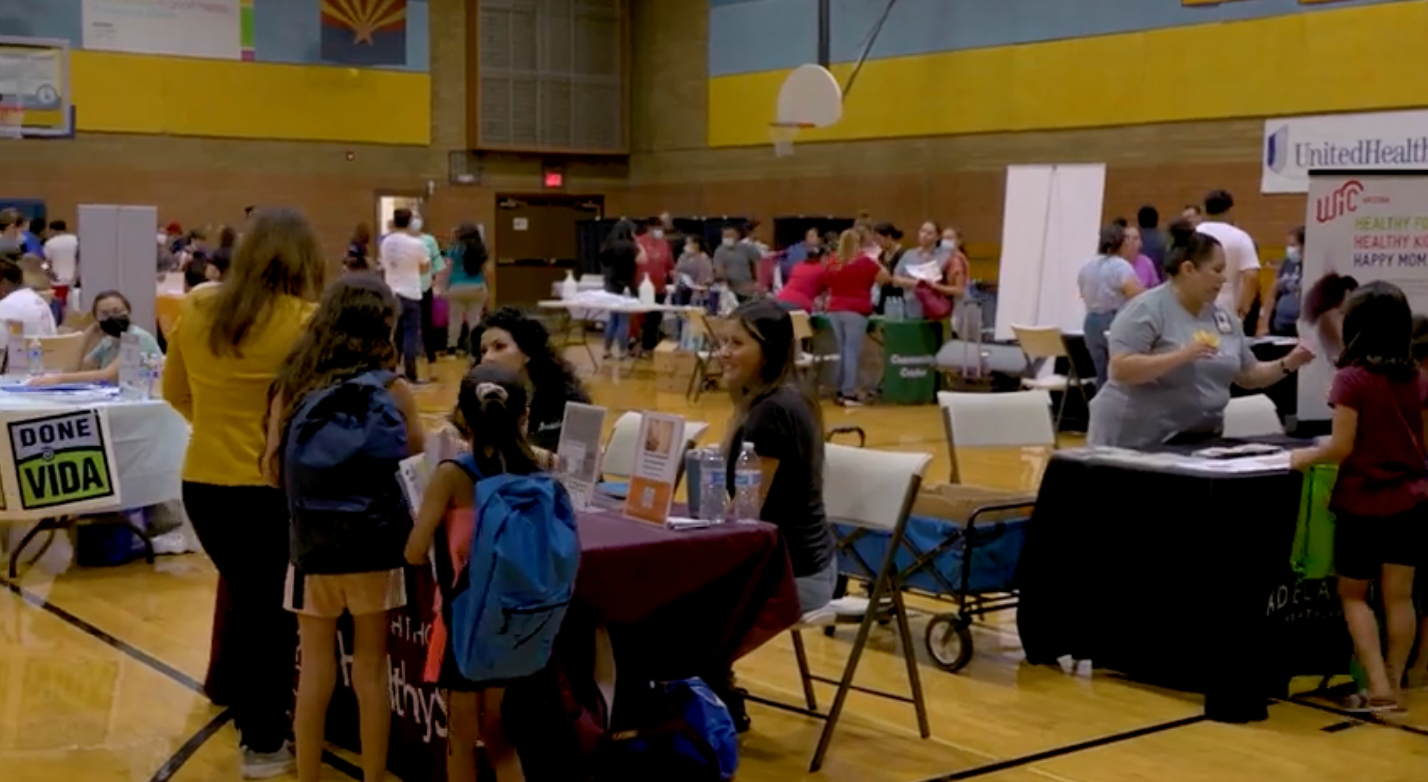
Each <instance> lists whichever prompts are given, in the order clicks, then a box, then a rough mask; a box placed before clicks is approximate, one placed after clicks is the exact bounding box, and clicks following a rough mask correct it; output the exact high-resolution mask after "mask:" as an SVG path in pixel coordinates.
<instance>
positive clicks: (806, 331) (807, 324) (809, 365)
mask: <svg viewBox="0 0 1428 782" xmlns="http://www.w3.org/2000/svg"><path fill="white" fill-rule="evenodd" d="M789 317H790V318H791V319H792V320H793V339H794V343H795V344H796V345H797V348H798V355H797V356H795V357H794V362H793V363H794V368H795V369H797V370H798V373H799V375H800V376H802V378H803V381H804V382H805V383H807V384H808V385H809V390H810V391H813V392H814V394H813V395H814V396H815V397H816V396H818V394H817V391H818V375H819V370H820V369H821V368H822V367H823V365H824V364H828V363H832V362H835V361H837V360H838V355H837V354H836V353H814V352H812V351H813V319H812V317H810V316H809V314H808V313H807V312H804V311H803V310H794V311H793V312H790V313H789Z"/></svg>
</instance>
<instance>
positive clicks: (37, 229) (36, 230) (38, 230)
mask: <svg viewBox="0 0 1428 782" xmlns="http://www.w3.org/2000/svg"><path fill="white" fill-rule="evenodd" d="M44 232H45V218H43V217H36V218H35V219H33V220H31V221H30V233H32V234H34V235H35V236H39V235H40V234H42V233H44Z"/></svg>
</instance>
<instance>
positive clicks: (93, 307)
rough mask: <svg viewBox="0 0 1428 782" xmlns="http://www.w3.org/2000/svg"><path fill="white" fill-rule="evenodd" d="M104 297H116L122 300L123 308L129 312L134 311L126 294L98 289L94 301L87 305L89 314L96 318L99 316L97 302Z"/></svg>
mask: <svg viewBox="0 0 1428 782" xmlns="http://www.w3.org/2000/svg"><path fill="white" fill-rule="evenodd" d="M105 299H118V300H120V301H122V302H124V309H126V310H128V311H130V312H133V311H134V307H133V305H131V304H130V303H129V297H128V296H125V295H124V294H122V293H120V292H119V291H100V292H99V295H98V296H95V297H94V303H93V304H90V305H89V314H90V315H93V316H94V317H96V318H97V317H99V302H101V301H104V300H105Z"/></svg>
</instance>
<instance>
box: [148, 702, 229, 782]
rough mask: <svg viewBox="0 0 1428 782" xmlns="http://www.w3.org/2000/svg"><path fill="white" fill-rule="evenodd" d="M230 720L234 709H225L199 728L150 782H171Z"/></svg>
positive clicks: (160, 767) (150, 778) (156, 772)
mask: <svg viewBox="0 0 1428 782" xmlns="http://www.w3.org/2000/svg"><path fill="white" fill-rule="evenodd" d="M230 719H233V710H232V709H224V710H223V711H221V712H219V713H218V714H217V715H215V716H214V717H213V719H211V720H209V721H208V724H207V725H204V726H203V727H202V728H199V729H198V732H197V733H195V734H193V735H192V736H190V737H189V739H188V741H185V742H184V743H183V746H181V747H179V748H178V750H177V751H176V752H174V754H173V755H171V756H170V757H169V759H168V760H166V761H164V764H163V765H162V766H159V770H158V771H155V772H154V775H153V776H152V777H149V782H169V780H171V779H173V778H174V774H177V773H178V771H179V769H181V768H183V764H185V763H187V762H188V760H189V758H191V757H193V756H194V755H195V754H197V753H198V750H199V749H200V748H202V747H203V745H204V744H206V743H208V740H209V739H211V738H213V734H215V733H217V732H218V731H219V730H220V729H221V728H222V727H223V726H224V725H226V724H228V720H230Z"/></svg>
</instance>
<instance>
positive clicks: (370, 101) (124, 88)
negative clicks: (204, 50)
mask: <svg viewBox="0 0 1428 782" xmlns="http://www.w3.org/2000/svg"><path fill="white" fill-rule="evenodd" d="M70 84H71V85H72V86H71V89H72V91H73V93H74V95H73V98H74V106H75V113H76V120H77V125H78V130H80V131H92V132H93V131H98V132H113V133H146V134H171V135H178V136H213V137H220V138H246V139H283V140H290V141H351V142H355V143H374V144H414V145H425V144H430V143H431V77H430V76H429V75H428V74H425V73H412V72H406V71H385V70H375V69H367V68H362V69H358V68H332V67H315V66H303V65H282V64H276V63H255V62H236V61H226V60H204V59H179V58H174V57H154V56H146V55H133V54H114V53H109V52H91V51H78V50H76V51H73V52H71V55H70Z"/></svg>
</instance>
